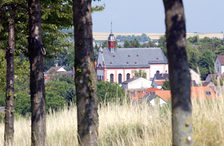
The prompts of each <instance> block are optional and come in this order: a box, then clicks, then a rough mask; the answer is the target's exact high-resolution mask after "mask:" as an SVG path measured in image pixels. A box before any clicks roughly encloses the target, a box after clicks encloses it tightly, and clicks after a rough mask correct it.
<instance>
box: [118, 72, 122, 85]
mask: <svg viewBox="0 0 224 146" xmlns="http://www.w3.org/2000/svg"><path fill="white" fill-rule="evenodd" d="M118 83H119V84H120V83H122V74H118Z"/></svg>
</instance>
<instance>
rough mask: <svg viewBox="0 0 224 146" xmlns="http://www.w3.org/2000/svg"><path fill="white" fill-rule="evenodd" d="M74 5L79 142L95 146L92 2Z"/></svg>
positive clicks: (79, 1) (76, 0)
mask: <svg viewBox="0 0 224 146" xmlns="http://www.w3.org/2000/svg"><path fill="white" fill-rule="evenodd" d="M73 2H74V3H73V12H74V35H75V69H76V74H75V84H76V97H77V116H78V140H79V144H80V145H82V146H97V145H98V141H97V140H98V139H97V137H98V113H97V110H98V108H97V96H96V72H95V68H94V53H93V36H92V17H91V0H74V1H73Z"/></svg>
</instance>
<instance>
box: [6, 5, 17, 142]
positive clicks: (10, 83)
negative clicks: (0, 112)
mask: <svg viewBox="0 0 224 146" xmlns="http://www.w3.org/2000/svg"><path fill="white" fill-rule="evenodd" d="M9 14H10V16H9V19H8V21H9V22H8V48H7V49H6V61H7V74H6V80H7V81H6V100H5V102H6V108H5V132H4V145H5V146H13V140H14V111H15V107H14V51H15V6H14V4H11V5H10V6H9Z"/></svg>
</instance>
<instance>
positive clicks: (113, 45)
mask: <svg viewBox="0 0 224 146" xmlns="http://www.w3.org/2000/svg"><path fill="white" fill-rule="evenodd" d="M115 48H116V42H115V37H114V34H113V33H112V22H111V33H110V35H109V37H108V49H109V50H110V52H112V53H113V52H114V51H115Z"/></svg>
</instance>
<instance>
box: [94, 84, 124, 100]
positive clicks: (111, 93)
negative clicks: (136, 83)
mask: <svg viewBox="0 0 224 146" xmlns="http://www.w3.org/2000/svg"><path fill="white" fill-rule="evenodd" d="M97 96H98V101H99V102H105V103H107V102H112V101H122V100H123V99H125V93H124V89H123V88H121V87H120V86H119V84H116V83H110V82H103V81H101V82H98V83H97Z"/></svg>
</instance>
